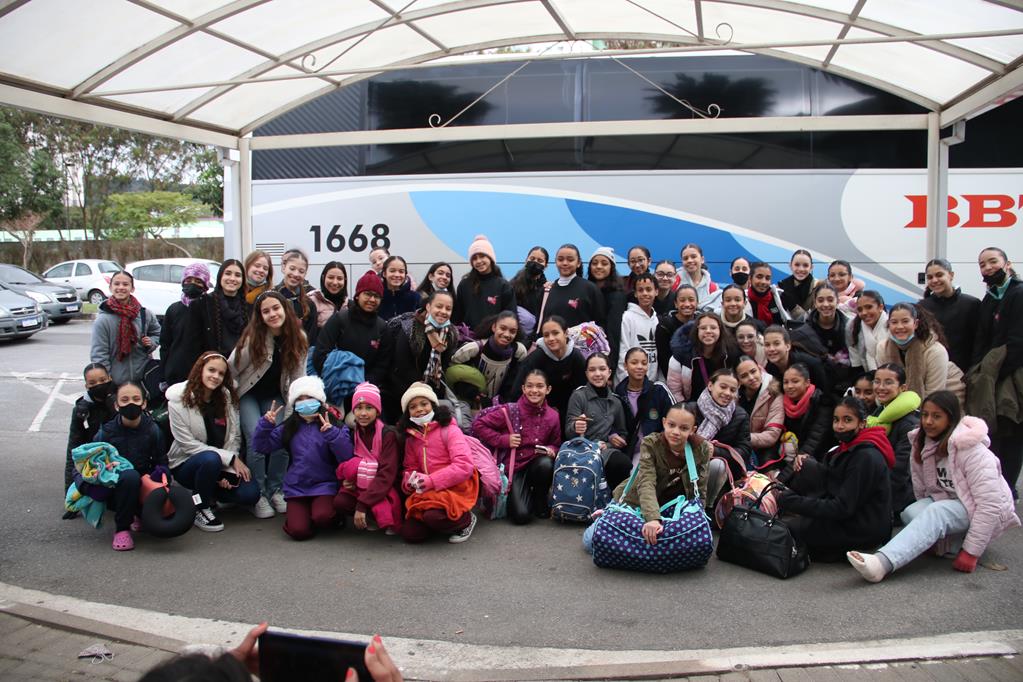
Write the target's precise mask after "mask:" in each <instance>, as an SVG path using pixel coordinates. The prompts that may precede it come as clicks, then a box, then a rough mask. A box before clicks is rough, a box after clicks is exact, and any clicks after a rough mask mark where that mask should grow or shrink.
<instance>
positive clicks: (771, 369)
mask: <svg viewBox="0 0 1023 682" xmlns="http://www.w3.org/2000/svg"><path fill="white" fill-rule="evenodd" d="M814 337H815V338H816V335H814ZM800 362H801V363H803V364H804V365H806V366H807V368H808V369H809V370H810V382H811V383H812V384H813V385H814V386H816V387H817V390H818V391H821V392H823V393H824V394H825V395H828V396H830V395H831V386H832V383H831V376H830V375H829V374H828V371H827V370H826V369H825V368H824V363H823V362H821V361H820V360H819V359H817V358H815V357H814V356H812V355H810V354H809V353H806V352H803V351H801V350H796V349H795V348H793V349H792V350H790V351H789V364H788V366H789V367H791V366H792V365H795V364H797V363H800ZM765 369H767V372H768V373H769V374H770V375H771V376H773V377H775V378H776V379H777V380H778V381H783V379H784V375H785V370H783V369H781V368H780V367H778V365H776V364H774V363H773V362H770V361H768V363H767V367H766V368H765ZM786 369H787V368H786ZM829 419H830V415H829ZM828 423H829V424H830V421H829V422H828Z"/></svg>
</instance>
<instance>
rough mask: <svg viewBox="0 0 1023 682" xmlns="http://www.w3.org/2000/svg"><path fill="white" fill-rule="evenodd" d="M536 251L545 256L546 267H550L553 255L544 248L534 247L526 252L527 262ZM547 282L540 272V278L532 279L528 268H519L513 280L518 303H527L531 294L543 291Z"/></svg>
mask: <svg viewBox="0 0 1023 682" xmlns="http://www.w3.org/2000/svg"><path fill="white" fill-rule="evenodd" d="M534 251H539V252H540V253H542V254H543V260H544V267H546V266H547V265H550V263H551V254H549V253H547V249H545V248H543V247H542V246H534V247H532V248H531V249H530V250H529V251H527V252H526V260H529V254H531V253H533V252H534ZM546 281H547V277H546V275H544V274H543V272H542V271H541V272H540V275H539V276H538V277H534V278H531V277H530V276H529V274H528V273H527V272H526V267H525V265H523V266H522V267H521V268H519V271H518V272H516V273H515V276H514V277H512V278H511V286H512V291H514V292H515V300H516V301H520V302H521V301H525V300H526V299H527V298H529V296H530V294H532V293H533V292H534V291H536V290H538V289H543V285H544V283H545V282H546Z"/></svg>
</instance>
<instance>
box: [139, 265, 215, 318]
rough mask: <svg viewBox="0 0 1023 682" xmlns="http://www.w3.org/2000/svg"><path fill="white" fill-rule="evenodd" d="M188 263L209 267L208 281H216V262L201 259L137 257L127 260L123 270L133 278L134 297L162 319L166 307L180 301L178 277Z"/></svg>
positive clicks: (179, 280)
mask: <svg viewBox="0 0 1023 682" xmlns="http://www.w3.org/2000/svg"><path fill="white" fill-rule="evenodd" d="M192 263H205V264H206V267H208V268H209V269H210V283H213V282H216V281H217V270H218V269H219V268H220V263H217V262H214V261H211V260H204V259H202V258H157V259H155V260H140V261H136V262H134V263H128V265H126V266H125V268H124V269H125V270H127V271H128V272H130V273H131V276H132V277H134V278H135V298H137V299H138V301H139V303H141V304H142V305H143V306H144V307H146V308H149V309H150V310H152V311H153V312H154V313H156V316H157V318H159V319H160V320H161V321H162V320H163V316H164V315H165V314H166V313H167V308H169V307H170V306H171V304H172V303H174V301H180V300H181V276H182V274H183V273H184V272H185V266H186V265H191V264H192Z"/></svg>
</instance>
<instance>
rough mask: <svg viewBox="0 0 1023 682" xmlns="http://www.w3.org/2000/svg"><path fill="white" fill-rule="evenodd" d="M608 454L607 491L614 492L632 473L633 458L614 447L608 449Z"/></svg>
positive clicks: (605, 476) (605, 470)
mask: <svg viewBox="0 0 1023 682" xmlns="http://www.w3.org/2000/svg"><path fill="white" fill-rule="evenodd" d="M606 452H607V459H606V460H604V480H605V481H607V489H608V490H611V491H614V489H615V488H617V487H618V484H619V483H621V482H622V481H624V480H625V479H627V478H628V477H629V474H631V473H632V457H629V456H628V455H627V454H625V453H624V452H622V451H621V450H616V449H615V448H612V447H608V448H607V451H606Z"/></svg>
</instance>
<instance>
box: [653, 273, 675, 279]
mask: <svg viewBox="0 0 1023 682" xmlns="http://www.w3.org/2000/svg"><path fill="white" fill-rule="evenodd" d="M674 276H675V273H674V272H655V273H654V277H657V278H659V279H671V278H672V277H674Z"/></svg>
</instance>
